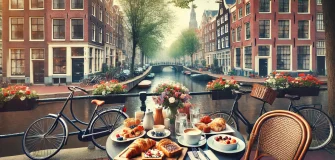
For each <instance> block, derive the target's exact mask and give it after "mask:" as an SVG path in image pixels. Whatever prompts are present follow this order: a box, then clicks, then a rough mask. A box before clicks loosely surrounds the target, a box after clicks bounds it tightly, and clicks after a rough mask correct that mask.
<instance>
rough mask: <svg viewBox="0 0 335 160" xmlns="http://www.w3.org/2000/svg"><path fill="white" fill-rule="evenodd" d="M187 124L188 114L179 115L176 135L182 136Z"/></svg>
mask: <svg viewBox="0 0 335 160" xmlns="http://www.w3.org/2000/svg"><path fill="white" fill-rule="evenodd" d="M186 123H187V114H186V113H177V115H176V121H175V131H176V135H181V134H182V133H183V131H184V129H185V127H186Z"/></svg>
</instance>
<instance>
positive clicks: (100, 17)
mask: <svg viewBox="0 0 335 160" xmlns="http://www.w3.org/2000/svg"><path fill="white" fill-rule="evenodd" d="M102 10H103V8H102V6H100V10H99V15H100V16H99V20H100V21H102V19H103V11H102Z"/></svg>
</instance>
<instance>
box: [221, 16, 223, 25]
mask: <svg viewBox="0 0 335 160" xmlns="http://www.w3.org/2000/svg"><path fill="white" fill-rule="evenodd" d="M223 23H224V17H223V16H222V17H221V24H223Z"/></svg>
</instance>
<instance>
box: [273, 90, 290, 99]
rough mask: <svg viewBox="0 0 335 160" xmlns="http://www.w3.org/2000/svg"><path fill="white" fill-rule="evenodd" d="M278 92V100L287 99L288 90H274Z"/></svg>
mask: <svg viewBox="0 0 335 160" xmlns="http://www.w3.org/2000/svg"><path fill="white" fill-rule="evenodd" d="M274 90H275V91H276V92H277V98H285V94H286V93H287V89H274Z"/></svg>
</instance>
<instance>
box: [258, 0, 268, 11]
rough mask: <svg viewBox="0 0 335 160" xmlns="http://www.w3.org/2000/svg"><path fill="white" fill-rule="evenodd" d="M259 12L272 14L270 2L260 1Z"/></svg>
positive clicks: (266, 0)
mask: <svg viewBox="0 0 335 160" xmlns="http://www.w3.org/2000/svg"><path fill="white" fill-rule="evenodd" d="M259 12H270V0H259Z"/></svg>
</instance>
